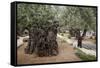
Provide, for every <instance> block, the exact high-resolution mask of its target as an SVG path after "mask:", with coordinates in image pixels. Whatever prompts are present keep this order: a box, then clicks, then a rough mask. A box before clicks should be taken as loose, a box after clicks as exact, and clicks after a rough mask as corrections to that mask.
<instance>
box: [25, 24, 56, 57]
mask: <svg viewBox="0 0 100 68" xmlns="http://www.w3.org/2000/svg"><path fill="white" fill-rule="evenodd" d="M56 37H57V26H56V25H52V24H51V25H50V26H47V27H46V26H45V27H37V26H33V27H32V28H31V29H30V31H29V42H28V46H27V47H26V48H25V53H27V54H32V53H36V54H37V55H38V56H40V57H43V56H54V55H57V54H58V44H57V41H56Z"/></svg>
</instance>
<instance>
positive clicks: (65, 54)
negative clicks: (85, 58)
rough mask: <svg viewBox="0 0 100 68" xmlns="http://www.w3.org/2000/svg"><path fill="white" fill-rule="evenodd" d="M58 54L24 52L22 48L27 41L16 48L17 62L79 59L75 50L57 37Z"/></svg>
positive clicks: (30, 62)
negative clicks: (47, 54) (41, 54)
mask: <svg viewBox="0 0 100 68" xmlns="http://www.w3.org/2000/svg"><path fill="white" fill-rule="evenodd" d="M57 42H58V47H59V54H58V55H57V56H49V57H38V56H37V55H36V54H31V55H30V54H25V52H24V48H25V47H26V46H27V43H24V44H23V45H22V46H21V47H19V48H17V64H40V63H56V62H72V61H81V59H80V58H78V57H77V56H76V55H75V50H74V48H73V47H72V46H70V45H69V44H68V43H66V42H64V41H62V40H61V39H60V38H58V39H57Z"/></svg>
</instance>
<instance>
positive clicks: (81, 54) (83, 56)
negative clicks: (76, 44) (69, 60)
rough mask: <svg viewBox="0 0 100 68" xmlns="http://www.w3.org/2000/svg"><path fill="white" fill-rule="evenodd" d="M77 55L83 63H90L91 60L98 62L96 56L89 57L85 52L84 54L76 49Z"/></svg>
mask: <svg viewBox="0 0 100 68" xmlns="http://www.w3.org/2000/svg"><path fill="white" fill-rule="evenodd" d="M76 55H77V56H78V57H79V58H80V59H81V60H82V61H90V60H96V57H95V56H94V55H87V54H85V53H84V52H82V51H81V50H80V49H78V48H77V49H76Z"/></svg>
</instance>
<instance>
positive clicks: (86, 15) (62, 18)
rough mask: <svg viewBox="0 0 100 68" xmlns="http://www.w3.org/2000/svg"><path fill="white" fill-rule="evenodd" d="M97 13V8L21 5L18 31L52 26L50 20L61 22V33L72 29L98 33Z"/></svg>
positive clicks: (18, 8) (19, 5)
mask: <svg viewBox="0 0 100 68" xmlns="http://www.w3.org/2000/svg"><path fill="white" fill-rule="evenodd" d="M96 13H97V11H96V8H95V7H76V6H56V5H39V4H24V3H21V4H18V5H17V31H18V33H21V32H22V31H23V30H24V29H30V28H31V27H32V26H34V25H35V26H38V27H43V26H48V25H49V24H50V23H49V22H48V20H51V21H53V20H58V21H59V28H58V30H59V32H60V31H62V32H65V31H66V30H68V29H69V28H70V27H74V28H79V29H81V30H84V28H87V29H88V30H93V31H96Z"/></svg>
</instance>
